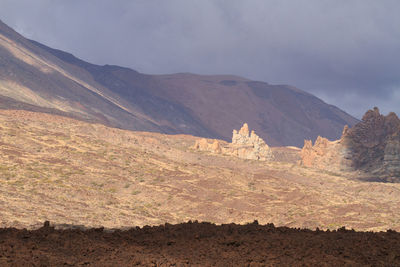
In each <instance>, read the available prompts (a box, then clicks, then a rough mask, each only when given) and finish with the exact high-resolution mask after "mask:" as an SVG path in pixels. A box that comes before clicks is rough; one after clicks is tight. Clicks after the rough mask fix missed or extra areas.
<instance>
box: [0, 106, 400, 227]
mask: <svg viewBox="0 0 400 267" xmlns="http://www.w3.org/2000/svg"><path fill="white" fill-rule="evenodd" d="M194 140H195V137H191V136H184V135H176V136H171V135H161V134H155V133H143V132H130V131H124V130H118V129H113V128H107V127H105V126H102V125H97V124H88V123H84V122H80V121H76V120H72V119H68V118H64V117H58V116H52V115H47V114H40V113H31V112H26V111H4V110H3V111H0V150H1V154H0V227H5V226H15V227H35V226H38V225H39V224H42V222H43V221H44V220H50V221H52V222H53V223H56V224H78V225H87V226H101V225H103V226H105V227H124V226H132V225H138V226H142V225H146V224H150V225H154V224H161V223H164V222H169V223H178V222H183V221H187V220H201V221H212V222H215V223H229V222H236V223H244V222H249V221H253V220H254V219H257V220H258V221H259V222H260V223H269V222H273V223H274V224H276V225H286V226H292V227H307V228H316V227H319V228H325V229H326V228H331V229H335V228H338V227H339V226H346V227H347V228H354V229H358V230H384V229H388V228H392V229H395V230H400V185H399V184H383V183H365V182H359V181H352V180H349V179H346V178H345V177H342V176H341V175H342V174H336V173H335V174H332V173H328V172H325V173H324V172H320V171H316V170H313V169H308V168H302V167H299V166H297V165H295V164H292V163H282V162H273V163H265V162H257V161H250V160H240V159H237V158H231V157H226V156H218V155H212V154H207V153H204V152H203V153H199V152H196V151H193V150H192V149H190V146H191V145H192V144H193V143H194Z"/></svg>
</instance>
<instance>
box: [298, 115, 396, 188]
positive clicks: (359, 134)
mask: <svg viewBox="0 0 400 267" xmlns="http://www.w3.org/2000/svg"><path fill="white" fill-rule="evenodd" d="M300 163H301V165H303V166H308V167H314V168H319V169H325V170H332V171H343V170H345V171H358V172H359V173H360V174H361V176H364V177H366V178H368V179H371V180H377V181H398V182H399V181H400V119H399V118H398V117H397V115H396V114H395V113H393V112H392V113H389V114H388V115H387V116H383V115H382V114H380V113H379V109H378V108H374V109H373V110H369V111H367V112H366V113H365V115H364V116H363V118H362V121H361V122H360V123H358V124H356V125H355V126H354V127H352V128H348V127H345V128H344V130H343V134H342V137H341V138H340V140H337V141H329V140H327V139H326V138H321V137H318V138H317V140H316V142H315V144H314V145H312V143H311V141H309V140H307V141H305V143H304V147H303V149H302V151H301V161H300Z"/></svg>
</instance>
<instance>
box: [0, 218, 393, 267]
mask: <svg viewBox="0 0 400 267" xmlns="http://www.w3.org/2000/svg"><path fill="white" fill-rule="evenodd" d="M0 265H1V266H82V265H85V266H399V265H400V233H398V232H394V231H390V230H389V231H386V232H379V233H373V232H355V231H351V230H346V229H343V228H341V229H338V230H337V231H331V232H329V231H328V232H324V231H318V230H317V231H311V230H300V229H292V228H287V227H278V228H276V227H274V225H272V224H268V225H264V226H261V225H258V224H257V223H256V222H254V223H252V224H247V225H235V224H226V225H221V226H216V225H214V224H210V223H197V222H194V223H191V222H189V223H184V224H178V225H170V224H165V225H161V226H155V227H149V226H145V227H143V228H132V229H129V230H126V231H121V230H116V231H113V232H110V231H106V230H104V229H101V228H98V229H89V230H86V231H83V230H79V229H69V230H55V229H54V228H53V227H50V226H49V225H45V226H44V227H42V228H40V229H38V230H33V231H27V230H18V229H15V228H8V229H4V228H3V229H0Z"/></svg>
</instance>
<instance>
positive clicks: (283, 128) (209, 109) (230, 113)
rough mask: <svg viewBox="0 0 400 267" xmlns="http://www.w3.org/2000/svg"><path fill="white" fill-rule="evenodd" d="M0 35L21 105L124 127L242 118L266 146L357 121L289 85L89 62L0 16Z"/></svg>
mask: <svg viewBox="0 0 400 267" xmlns="http://www.w3.org/2000/svg"><path fill="white" fill-rule="evenodd" d="M0 37H1V38H0V96H3V97H6V98H11V99H13V100H15V101H17V102H21V103H25V104H19V106H21V107H25V106H26V104H29V105H33V106H37V107H38V108H39V107H40V108H41V110H42V111H43V108H46V109H51V110H54V109H56V110H59V111H60V112H63V113H65V115H67V116H72V117H74V118H79V119H83V120H91V121H96V122H101V123H104V124H106V125H109V126H113V127H117V128H123V129H128V130H142V131H153V132H160V133H167V134H179V133H182V134H190V135H195V136H201V137H206V138H217V139H224V140H229V139H230V136H231V129H234V128H239V127H240V126H241V125H242V124H243V123H244V122H247V123H249V125H250V127H251V128H253V129H255V130H256V132H257V133H258V134H259V135H260V137H261V138H263V139H264V140H266V142H267V143H268V144H270V145H272V146H281V145H295V146H299V147H300V146H301V145H302V143H303V140H304V139H314V138H316V137H317V136H318V135H321V136H326V137H328V138H330V139H336V138H338V137H339V136H340V134H341V129H342V128H343V126H344V125H350V126H352V125H354V124H355V123H356V122H358V120H357V119H355V118H353V117H352V116H350V115H349V114H347V113H345V112H343V111H341V110H340V109H338V108H337V107H334V106H332V105H329V104H326V103H325V102H323V101H322V100H321V99H319V98H317V97H315V96H313V95H311V94H309V93H307V92H305V91H302V90H300V89H297V88H295V87H293V86H288V85H271V84H268V83H266V82H259V81H252V80H249V79H246V78H242V77H238V76H233V75H198V74H191V73H177V74H166V75H149V74H142V73H140V72H137V71H135V70H132V69H130V68H126V67H120V66H115V65H104V66H100V65H95V64H91V63H89V62H86V61H84V60H81V59H79V58H77V57H75V56H74V55H72V54H70V53H67V52H64V51H61V50H57V49H54V48H50V47H48V46H46V45H44V44H41V43H38V42H36V41H33V40H28V39H26V38H24V37H23V36H22V35H20V34H18V33H16V32H15V31H13V30H12V29H11V28H10V27H8V26H7V25H5V24H4V23H2V22H1V21H0ZM1 62H3V64H2V63H1ZM7 103H8V102H7V101H6V102H3V104H2V105H1V106H2V107H3V108H7V107H8V106H7ZM11 106H12V105H11ZM14 106H15V105H14ZM30 108H31V110H32V106H31V107H30ZM51 110H48V112H50V113H51Z"/></svg>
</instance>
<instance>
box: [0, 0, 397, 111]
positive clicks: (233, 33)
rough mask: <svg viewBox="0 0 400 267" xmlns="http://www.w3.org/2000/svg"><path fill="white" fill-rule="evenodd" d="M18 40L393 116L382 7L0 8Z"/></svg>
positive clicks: (223, 2)
mask: <svg viewBox="0 0 400 267" xmlns="http://www.w3.org/2000/svg"><path fill="white" fill-rule="evenodd" d="M0 6H1V9H0V16H1V17H0V18H1V19H2V20H3V21H4V22H5V23H7V24H8V25H10V26H11V27H13V28H14V29H16V30H17V31H19V32H20V33H22V34H23V35H25V36H27V37H29V38H32V39H35V40H37V41H39V42H42V43H44V44H47V45H49V46H51V47H54V48H59V49H62V50H65V51H68V52H71V53H73V54H75V55H76V56H78V57H80V58H82V59H85V60H88V61H90V62H93V63H97V64H106V63H107V64H117V65H122V66H128V67H131V68H133V69H136V70H138V71H141V72H144V73H174V72H194V73H201V74H223V73H224V74H225V73H229V74H236V75H240V76H244V77H248V78H251V79H256V80H262V81H267V82H269V83H284V84H291V85H294V86H296V87H299V88H301V89H303V90H306V91H309V92H311V93H314V94H316V95H317V96H319V97H321V98H322V99H324V100H325V101H326V102H328V103H332V104H334V105H337V106H339V107H341V108H343V109H344V110H346V111H348V112H349V113H350V114H353V115H355V116H358V117H360V116H361V115H362V114H363V113H364V111H365V110H366V109H368V108H371V107H373V106H379V107H380V108H381V110H382V111H384V112H386V113H387V112H389V111H395V112H396V113H398V114H399V113H400V105H399V104H398V103H400V75H399V72H400V71H399V70H400V53H399V52H398V50H399V48H400V27H399V25H400V16H398V14H397V13H398V10H400V2H399V1H395V0H393V1H391V0H381V1H376V0H329V1H328V0H304V1H300V0H299V1H293V0H246V1H243V0H191V1H188V0H164V1H162V0H158V1H156V0H154V1H153V0H132V1H131V0H115V1H108V0H68V1H61V0H35V1H32V0H19V1H15V0H0Z"/></svg>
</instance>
